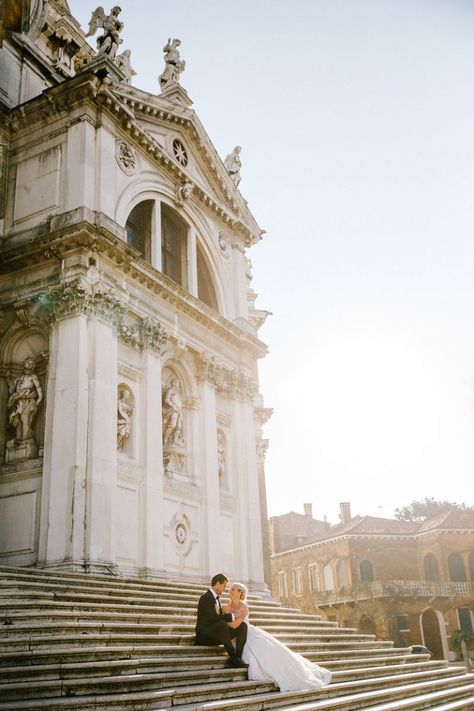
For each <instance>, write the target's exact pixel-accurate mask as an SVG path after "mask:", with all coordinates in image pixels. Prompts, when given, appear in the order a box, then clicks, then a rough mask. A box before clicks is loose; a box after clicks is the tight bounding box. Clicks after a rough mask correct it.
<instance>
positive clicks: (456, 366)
mask: <svg viewBox="0 0 474 711" xmlns="http://www.w3.org/2000/svg"><path fill="white" fill-rule="evenodd" d="M69 4H70V7H71V10H72V12H73V14H74V15H75V16H76V17H77V19H78V20H80V21H81V23H82V25H83V27H84V28H87V24H88V20H89V17H90V14H91V12H92V10H94V9H95V7H96V4H95V2H89V0H69ZM111 7H112V5H110V7H109V6H104V8H105V10H106V12H109V11H110V9H111ZM121 7H122V14H121V19H122V21H123V22H124V23H125V28H124V31H123V33H122V37H123V40H124V41H123V45H122V49H126V48H129V49H131V51H132V65H133V67H134V69H135V70H136V71H137V76H136V77H135V78H134V82H133V83H134V85H135V86H137V87H138V88H140V89H144V90H146V91H150V92H153V93H159V86H158V75H159V74H160V73H161V71H162V69H163V66H164V64H163V53H162V47H163V46H164V45H165V43H166V40H167V38H168V37H179V38H180V39H181V40H182V44H181V48H180V49H181V56H182V58H184V59H185V61H186V70H185V72H184V73H183V74H182V76H181V84H182V86H183V87H184V88H185V89H186V91H187V92H188V94H189V96H190V97H191V99H192V100H193V101H194V109H195V110H196V112H197V114H198V116H199V118H200V119H201V121H202V122H203V124H204V126H205V128H206V130H207V132H208V134H209V136H210V138H211V140H212V141H213V143H214V145H215V146H216V148H217V150H218V152H219V154H220V155H221V157H223V158H224V157H225V156H226V155H227V153H229V152H230V151H231V149H232V148H233V147H234V146H235V145H237V144H239V145H241V146H242V154H241V158H242V164H243V167H242V171H241V173H242V182H241V184H240V189H241V192H242V194H243V196H244V197H245V199H246V200H248V202H249V207H250V209H251V210H252V212H253V214H254V215H255V217H256V219H257V221H258V222H259V224H260V226H261V227H262V228H264V229H266V230H267V234H266V235H265V237H264V240H263V241H262V242H261V243H259V244H258V245H257V246H255V247H253V248H252V249H251V250H250V251H249V256H250V258H251V259H252V262H253V265H254V268H253V276H254V279H253V284H252V286H253V288H254V289H255V290H256V291H257V292H258V293H259V299H258V301H257V306H258V307H259V308H265V309H269V310H270V311H272V312H273V314H274V315H273V316H272V317H270V318H269V319H268V320H267V323H266V324H265V326H264V327H263V328H262V329H261V331H260V336H261V338H262V339H263V340H264V341H265V342H266V343H268V344H269V346H270V355H269V356H268V357H267V358H266V359H265V360H264V361H262V362H261V364H260V377H261V388H262V392H263V394H264V398H265V404H266V405H267V407H272V408H274V415H273V418H272V420H271V421H270V423H269V424H268V425H267V426H266V436H268V437H269V439H270V447H269V451H268V455H267V462H266V471H267V494H268V507H269V514H270V515H278V514H282V513H286V512H287V511H290V510H295V511H300V512H301V513H302V512H303V503H304V502H311V503H312V504H313V514H314V515H315V517H317V518H323V516H325V515H326V516H327V517H328V520H330V521H331V522H334V523H336V522H337V514H338V503H339V502H340V501H350V502H351V503H352V512H353V514H356V513H359V514H361V515H365V514H370V515H384V516H392V514H393V509H394V508H395V507H397V506H403V505H405V504H408V503H410V502H411V501H412V500H413V499H414V498H423V497H425V496H434V497H436V498H443V499H444V498H446V499H451V500H455V501H465V502H466V503H468V504H474V489H473V485H472V480H473V472H474V239H473V236H474V235H473V227H474V179H473V178H474V2H473V1H472V0H292V1H291V2H290V1H289V0H285V1H283V0H252V1H250V0H239V1H238V2H235V0H180V2H175V3H170V2H164V0H148V1H146V0H122V2H121ZM91 42H92V45H93V46H95V44H94V40H92V41H91Z"/></svg>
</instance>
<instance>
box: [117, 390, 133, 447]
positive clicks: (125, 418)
mask: <svg viewBox="0 0 474 711" xmlns="http://www.w3.org/2000/svg"><path fill="white" fill-rule="evenodd" d="M132 416H133V404H132V401H131V397H130V390H129V389H128V388H124V387H122V388H119V392H118V400H117V449H118V451H119V452H123V449H124V447H125V444H126V443H127V440H128V438H129V437H130V434H131V432H132Z"/></svg>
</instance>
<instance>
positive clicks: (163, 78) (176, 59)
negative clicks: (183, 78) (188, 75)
mask: <svg viewBox="0 0 474 711" xmlns="http://www.w3.org/2000/svg"><path fill="white" fill-rule="evenodd" d="M180 44H181V40H179V39H173V40H172V39H171V37H170V38H169V39H168V42H167V44H166V45H165V46H164V47H163V52H164V53H165V68H164V70H163V73H162V74H160V77H159V80H160V87H161V88H162V89H164V88H165V86H166V85H167V84H169V83H170V82H172V81H176V82H179V75H180V74H181V72H184V68H185V66H186V62H185V61H184V59H181V57H180V54H179V51H178V47H179V46H180Z"/></svg>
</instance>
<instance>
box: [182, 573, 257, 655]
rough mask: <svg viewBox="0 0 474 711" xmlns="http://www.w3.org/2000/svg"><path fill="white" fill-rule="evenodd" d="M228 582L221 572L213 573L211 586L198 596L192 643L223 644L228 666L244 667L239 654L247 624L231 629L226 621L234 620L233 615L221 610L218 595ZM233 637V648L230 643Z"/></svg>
mask: <svg viewBox="0 0 474 711" xmlns="http://www.w3.org/2000/svg"><path fill="white" fill-rule="evenodd" d="M228 582H229V579H228V578H227V577H226V576H225V575H224V574H223V573H218V574H217V575H214V577H213V578H212V580H211V587H210V588H209V590H208V591H207V592H205V593H204V595H201V597H200V598H199V603H198V610H197V622H196V639H195V641H194V644H203V645H206V646H211V645H213V644H223V645H224V647H225V649H226V652H227V654H228V655H229V657H230V666H231V667H234V668H236V669H239V668H243V669H246V668H247V667H248V664H245V662H243V661H242V659H241V654H242V652H243V649H244V645H245V641H246V639H247V625H246V624H245V622H242V623H241V624H240V625H239V626H238V627H236V628H235V629H231V628H230V627H229V625H228V624H227V623H228V622H234V620H235V615H233V614H232V613H231V612H228V613H227V614H223V612H222V607H221V602H220V596H221V595H222V593H223V592H225V590H226V588H227V583H228ZM234 637H235V641H236V646H235V648H234V645H233V644H232V639H234Z"/></svg>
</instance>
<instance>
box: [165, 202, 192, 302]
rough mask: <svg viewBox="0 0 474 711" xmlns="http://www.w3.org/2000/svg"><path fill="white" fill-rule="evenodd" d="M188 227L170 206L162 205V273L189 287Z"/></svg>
mask: <svg viewBox="0 0 474 711" xmlns="http://www.w3.org/2000/svg"><path fill="white" fill-rule="evenodd" d="M187 236H188V226H187V224H186V223H185V222H184V220H182V219H181V218H180V217H179V215H177V214H176V212H175V211H174V210H172V209H171V208H170V207H168V205H163V204H162V205H161V271H162V272H163V274H166V276H167V277H169V278H170V279H173V281H175V282H176V283H177V284H179V285H180V286H184V287H185V288H186V287H187Z"/></svg>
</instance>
